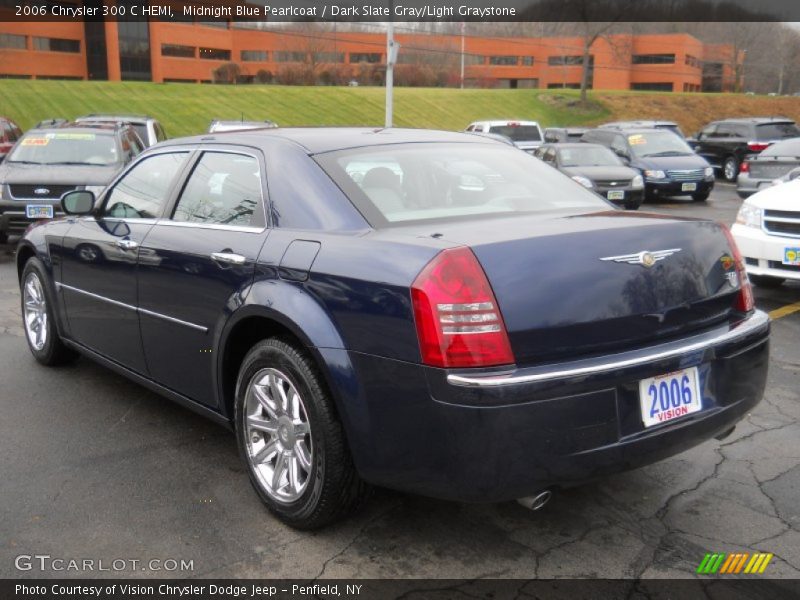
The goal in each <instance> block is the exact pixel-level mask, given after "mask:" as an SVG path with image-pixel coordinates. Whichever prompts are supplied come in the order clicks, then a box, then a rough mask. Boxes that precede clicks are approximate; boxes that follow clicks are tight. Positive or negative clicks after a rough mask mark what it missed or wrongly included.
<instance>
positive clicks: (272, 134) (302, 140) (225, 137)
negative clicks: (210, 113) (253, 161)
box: [159, 127, 497, 154]
mask: <svg viewBox="0 0 800 600" xmlns="http://www.w3.org/2000/svg"><path fill="white" fill-rule="evenodd" d="M276 139H277V140H281V141H285V142H289V143H293V144H295V145H297V146H299V147H301V148H302V149H303V150H304V151H306V152H307V153H309V154H318V153H322V152H332V151H335V150H344V149H347V148H361V147H366V146H383V145H388V144H411V143H447V142H450V143H471V144H492V145H496V144H497V142H496V141H495V140H492V139H491V138H487V137H484V136H479V135H472V134H470V133H465V132H454V131H438V130H433V129H395V128H389V129H385V128H376V127H282V128H281V127H279V128H272V129H267V128H265V129H244V130H241V131H231V132H225V133H220V134H216V133H206V134H203V135H197V136H193V137H188V138H175V139H171V140H168V141H166V142H162V143H161V144H159V147H162V148H163V147H165V146H178V145H187V144H209V143H223V144H241V145H243V146H260V145H262V144H266V143H269V142H270V141H275V140H276Z"/></svg>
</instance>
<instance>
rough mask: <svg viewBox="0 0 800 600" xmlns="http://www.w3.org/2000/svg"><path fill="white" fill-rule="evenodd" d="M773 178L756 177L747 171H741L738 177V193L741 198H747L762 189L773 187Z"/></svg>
mask: <svg viewBox="0 0 800 600" xmlns="http://www.w3.org/2000/svg"><path fill="white" fill-rule="evenodd" d="M773 179H774V178H773ZM773 179H763V178H754V177H750V175H748V174H747V173H739V176H738V177H737V178H736V193H737V194H738V195H739V197H740V198H747V197H748V196H752V195H753V194H755V193H756V192H758V191H760V190H763V189H766V188H768V187H772V181H773Z"/></svg>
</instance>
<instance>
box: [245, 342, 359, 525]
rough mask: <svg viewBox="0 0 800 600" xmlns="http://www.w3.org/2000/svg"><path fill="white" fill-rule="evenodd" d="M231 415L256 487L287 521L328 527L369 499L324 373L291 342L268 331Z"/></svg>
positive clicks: (250, 358)
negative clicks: (271, 336) (267, 336)
mask: <svg viewBox="0 0 800 600" xmlns="http://www.w3.org/2000/svg"><path fill="white" fill-rule="evenodd" d="M276 398H277V400H276ZM234 420H235V431H236V440H237V445H238V447H239V452H240V453H241V456H242V459H243V460H244V462H245V464H246V465H247V471H248V474H249V476H250V482H251V484H252V485H253V488H254V489H255V491H256V493H257V494H258V496H259V498H261V500H262V502H263V503H264V504H265V505H266V506H267V508H268V509H269V510H270V511H271V512H272V513H273V514H274V515H276V516H277V517H278V518H279V519H280V520H281V521H283V522H284V523H286V524H287V525H290V526H291V527H294V528H297V529H304V530H310V529H318V528H320V527H324V526H325V525H328V524H330V523H332V522H334V521H336V520H339V519H341V518H343V517H344V516H346V515H347V514H348V513H350V512H351V511H353V510H354V509H355V508H356V507H357V506H358V505H359V504H361V502H362V501H363V500H364V499H365V498H366V495H367V492H368V487H367V485H366V484H365V483H363V482H362V480H361V479H360V477H359V476H358V473H357V472H356V469H355V465H354V464H353V459H352V457H351V455H350V450H349V448H348V445H347V440H346V439H345V434H344V429H343V427H342V423H341V421H340V420H339V418H338V415H337V413H336V409H335V407H334V404H333V400H332V399H331V397H330V394H329V393H328V392H327V391H326V389H325V384H324V382H323V380H322V376H321V374H320V373H319V370H318V368H317V366H316V365H315V363H314V361H313V360H312V359H311V358H310V357H309V356H308V355H307V354H306V352H305V351H304V350H303V349H302V348H301V347H300V346H299V345H297V344H295V343H294V342H293V341H291V340H286V339H282V338H270V339H267V340H264V341H262V342H259V343H258V344H256V345H255V346H254V347H253V348H252V349H251V350H250V352H248V353H247V356H245V358H244V361H243V362H242V365H241V368H240V370H239V377H238V379H237V382H236V400H235V410H234ZM276 472H277V475H276Z"/></svg>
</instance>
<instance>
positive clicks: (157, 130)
mask: <svg viewBox="0 0 800 600" xmlns="http://www.w3.org/2000/svg"><path fill="white" fill-rule="evenodd" d="M75 122H77V123H88V122H92V123H108V122H112V123H128V124H130V125H132V126H133V128H134V129H135V130H136V133H137V134H138V135H139V137H140V138H141V139H142V141H143V142H144V143H145V146H147V147H148V148H149V147H150V146H154V145H155V144H157V143H159V142H163V141H164V140H166V139H167V134H166V132H165V131H164V127H163V126H162V125H161V123H159V122H158V121H157V120H156V119H154V118H153V117H148V116H147V115H100V114H91V115H86V116H83V117H78V118H77V119H75Z"/></svg>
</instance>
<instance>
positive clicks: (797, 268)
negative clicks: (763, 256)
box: [768, 260, 800, 273]
mask: <svg viewBox="0 0 800 600" xmlns="http://www.w3.org/2000/svg"><path fill="white" fill-rule="evenodd" d="M768 264H769V268H770V269H779V270H781V271H793V272H794V273H800V265H785V264H783V263H782V262H780V261H777V260H771V261H769V263H768Z"/></svg>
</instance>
